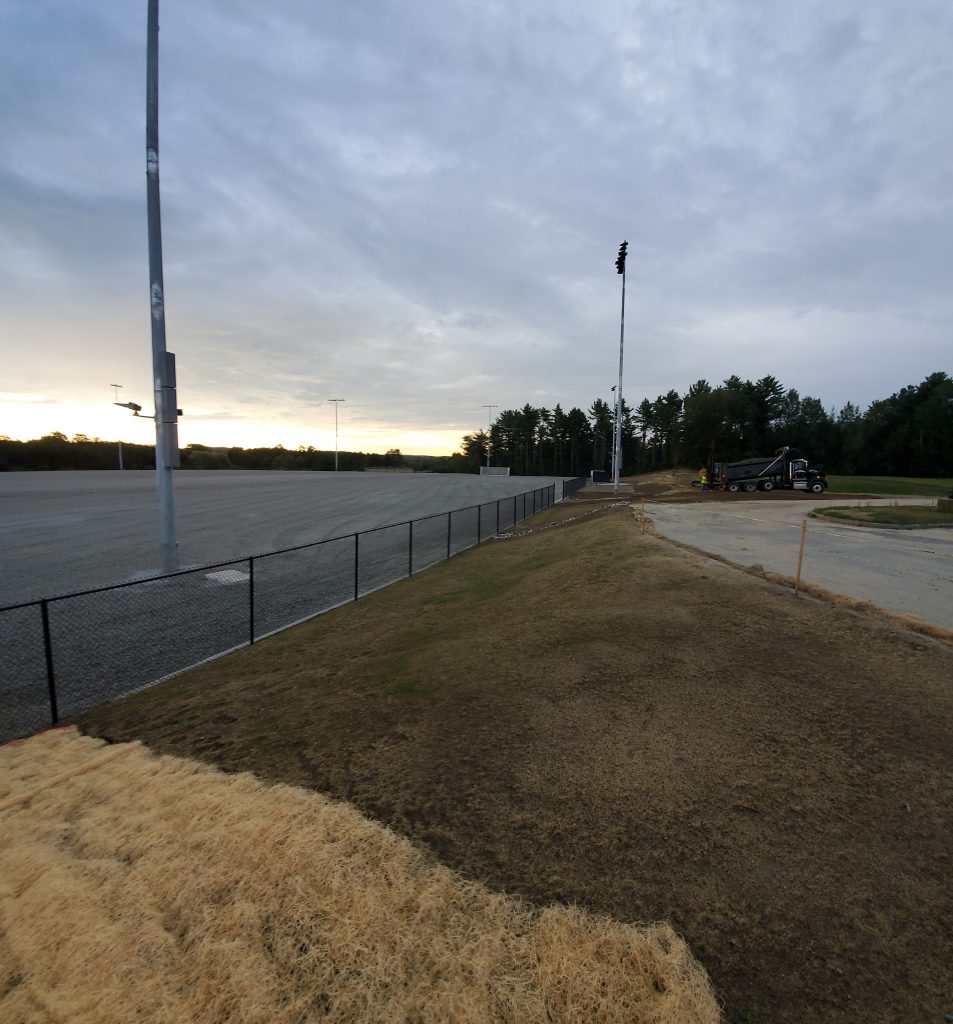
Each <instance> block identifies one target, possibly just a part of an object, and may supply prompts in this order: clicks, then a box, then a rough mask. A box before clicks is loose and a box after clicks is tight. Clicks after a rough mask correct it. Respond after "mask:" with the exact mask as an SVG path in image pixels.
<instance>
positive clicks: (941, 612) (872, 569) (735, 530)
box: [647, 498, 953, 629]
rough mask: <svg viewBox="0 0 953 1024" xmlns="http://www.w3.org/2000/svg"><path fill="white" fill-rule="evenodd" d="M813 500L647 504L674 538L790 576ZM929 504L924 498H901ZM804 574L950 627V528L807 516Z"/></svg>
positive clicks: (828, 587) (952, 583)
mask: <svg viewBox="0 0 953 1024" xmlns="http://www.w3.org/2000/svg"><path fill="white" fill-rule="evenodd" d="M843 504H844V500H843V499H842V498H841V499H836V498H828V499H826V500H818V501H813V502H797V503H796V504H795V503H791V504H789V503H787V502H768V501H745V502H732V503H731V504H730V505H725V504H719V505H717V506H716V505H706V504H684V505H667V504H666V505H663V504H655V503H652V504H650V505H649V506H647V512H648V514H649V515H650V517H651V519H652V520H653V521H654V523H655V525H656V527H657V528H658V530H659V531H660V532H661V533H662V534H663V535H664V536H666V537H670V538H671V539H672V540H677V541H681V542H682V543H684V544H691V545H692V546H693V547H697V548H700V549H701V550H702V551H709V552H711V553H712V554H716V555H722V556H723V557H725V558H729V559H731V561H733V562H737V563H738V564H740V565H761V566H763V567H764V569H766V570H767V571H768V572H774V573H779V574H781V575H784V576H792V577H793V576H794V574H795V571H796V568H797V555H798V545H799V543H800V529H801V522H802V520H803V519H804V516H805V514H806V513H807V512H808V511H810V510H813V509H814V508H818V507H823V506H824V505H843ZM902 504H904V505H929V504H932V501H931V499H929V498H922V499H921V498H904V499H903V501H902ZM807 524H808V535H807V541H806V543H805V548H804V564H803V567H802V570H801V577H802V579H804V580H806V581H808V582H809V583H813V584H815V585H817V586H819V587H823V588H824V589H825V590H830V591H833V592H834V593H836V594H843V595H845V596H847V597H853V598H859V599H860V600H864V601H870V602H871V603H872V604H875V605H877V606H878V607H880V608H885V609H887V610H888V611H893V612H900V613H903V614H905V615H914V616H916V617H917V618H919V619H923V620H925V621H926V622H931V623H933V624H935V625H938V626H944V627H946V628H948V629H953V531H951V530H944V529H928V530H909V531H907V530H881V529H877V528H874V527H857V526H848V525H841V524H838V523H835V522H834V521H833V520H819V519H810V518H809V519H808V520H807Z"/></svg>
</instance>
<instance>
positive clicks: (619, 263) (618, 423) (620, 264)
mask: <svg viewBox="0 0 953 1024" xmlns="http://www.w3.org/2000/svg"><path fill="white" fill-rule="evenodd" d="M628 248H629V243H628V242H623V243H622V245H620V246H619V255H618V256H617V257H616V261H615V269H616V273H618V274H621V275H622V318H621V320H620V322H619V383H618V391H616V395H615V469H614V472H613V476H612V479H613V484H614V486H613V491H614V492H615V493H616V494H618V493H619V469H620V465H621V463H622V347H623V343H624V341H625V256H626V250H627V249H628Z"/></svg>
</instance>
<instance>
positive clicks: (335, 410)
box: [328, 398, 347, 473]
mask: <svg viewBox="0 0 953 1024" xmlns="http://www.w3.org/2000/svg"><path fill="white" fill-rule="evenodd" d="M328 401H329V402H334V472H335V473H336V472H337V471H338V405H339V404H340V403H341V402H346V401H347V399H346V398H329V399H328Z"/></svg>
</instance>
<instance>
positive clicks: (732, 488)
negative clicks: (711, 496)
mask: <svg viewBox="0 0 953 1024" xmlns="http://www.w3.org/2000/svg"><path fill="white" fill-rule="evenodd" d="M728 490H729V491H731V493H732V494H737V493H738V491H740V490H741V484H728Z"/></svg>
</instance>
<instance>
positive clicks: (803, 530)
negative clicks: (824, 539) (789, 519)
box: [794, 516, 807, 597]
mask: <svg viewBox="0 0 953 1024" xmlns="http://www.w3.org/2000/svg"><path fill="white" fill-rule="evenodd" d="M806 536H807V516H805V517H804V518H803V519H802V520H801V548H800V550H799V551H798V553H797V576H796V577H795V579H794V596H795V597H797V596H798V595H799V594H800V591H801V562H803V561H804V538H805V537H806Z"/></svg>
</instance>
